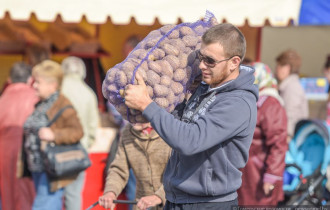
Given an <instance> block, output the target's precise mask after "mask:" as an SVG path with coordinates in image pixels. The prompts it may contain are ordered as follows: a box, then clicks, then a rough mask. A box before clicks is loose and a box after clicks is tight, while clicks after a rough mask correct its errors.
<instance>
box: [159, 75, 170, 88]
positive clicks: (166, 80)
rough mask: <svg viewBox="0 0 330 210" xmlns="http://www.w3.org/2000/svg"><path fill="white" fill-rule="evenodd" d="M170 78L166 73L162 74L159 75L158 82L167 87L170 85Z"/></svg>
mask: <svg viewBox="0 0 330 210" xmlns="http://www.w3.org/2000/svg"><path fill="white" fill-rule="evenodd" d="M171 82H172V78H170V77H169V76H167V75H163V76H161V77H160V84H161V85H164V86H167V87H169V86H170V85H171Z"/></svg>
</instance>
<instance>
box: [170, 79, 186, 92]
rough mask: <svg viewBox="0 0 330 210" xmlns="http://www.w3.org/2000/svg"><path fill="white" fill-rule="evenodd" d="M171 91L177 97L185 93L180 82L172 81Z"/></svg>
mask: <svg viewBox="0 0 330 210" xmlns="http://www.w3.org/2000/svg"><path fill="white" fill-rule="evenodd" d="M171 89H172V90H173V93H174V94H175V95H179V94H180V93H182V92H183V86H182V85H181V84H180V83H179V82H174V81H172V84H171Z"/></svg>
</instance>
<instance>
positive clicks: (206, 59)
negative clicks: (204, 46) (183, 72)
mask: <svg viewBox="0 0 330 210" xmlns="http://www.w3.org/2000/svg"><path fill="white" fill-rule="evenodd" d="M197 55H198V59H199V62H202V61H204V63H205V64H206V65H208V66H209V65H214V64H215V60H214V59H213V58H210V57H208V56H204V55H202V53H201V52H200V51H198V53H197Z"/></svg>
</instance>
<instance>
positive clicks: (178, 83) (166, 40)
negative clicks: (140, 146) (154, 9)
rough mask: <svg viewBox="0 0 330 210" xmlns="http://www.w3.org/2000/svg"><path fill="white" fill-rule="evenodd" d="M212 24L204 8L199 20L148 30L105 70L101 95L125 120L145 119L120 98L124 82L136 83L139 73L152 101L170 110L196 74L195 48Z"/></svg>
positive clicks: (198, 47) (125, 83)
mask: <svg viewBox="0 0 330 210" xmlns="http://www.w3.org/2000/svg"><path fill="white" fill-rule="evenodd" d="M216 24H217V21H216V19H215V17H214V15H213V14H212V13H210V12H208V11H207V12H206V15H205V17H204V19H203V20H199V21H196V22H194V23H181V24H179V25H165V26H163V27H161V28H160V29H158V30H154V31H151V32H150V33H149V34H148V35H147V36H146V37H145V38H144V39H143V40H142V41H141V42H140V43H139V44H138V45H137V46H136V47H135V48H134V50H132V52H131V53H130V54H129V55H128V56H127V58H126V59H125V60H124V61H123V62H121V63H119V64H117V65H115V66H114V67H113V68H110V69H109V70H108V72H107V74H106V77H105V79H104V81H103V85H102V91H103V95H104V97H105V98H107V99H108V100H109V102H110V103H112V104H113V105H114V106H115V107H116V109H117V111H118V112H119V113H120V114H121V115H122V116H123V117H124V118H125V119H126V120H128V121H129V122H131V123H144V122H147V121H146V120H145V119H144V118H143V116H142V113H141V112H140V111H137V110H133V109H129V108H128V107H127V106H126V105H125V100H124V98H123V97H122V93H123V90H124V89H125V86H126V85H128V84H136V83H137V81H136V79H135V74H136V73H137V72H139V74H140V75H141V76H142V77H143V79H144V81H145V83H146V85H147V89H148V92H149V95H150V97H151V98H152V100H153V101H154V102H156V103H157V104H158V105H159V106H161V107H163V108H164V109H166V110H167V111H168V112H172V111H173V110H174V108H175V106H176V105H177V104H179V103H181V102H182V101H183V100H184V98H185V94H186V92H187V90H188V88H189V86H190V85H191V84H192V81H193V80H194V79H195V77H197V76H198V75H200V69H199V60H198V57H197V53H196V50H199V49H200V46H201V37H202V35H203V34H204V32H205V31H206V30H207V29H209V28H210V27H212V26H214V25H216Z"/></svg>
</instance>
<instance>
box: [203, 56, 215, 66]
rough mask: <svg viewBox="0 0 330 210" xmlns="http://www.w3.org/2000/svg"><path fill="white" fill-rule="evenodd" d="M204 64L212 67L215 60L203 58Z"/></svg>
mask: <svg viewBox="0 0 330 210" xmlns="http://www.w3.org/2000/svg"><path fill="white" fill-rule="evenodd" d="M205 63H207V64H209V65H214V64H215V60H214V59H213V58H210V57H207V56H206V57H205Z"/></svg>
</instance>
